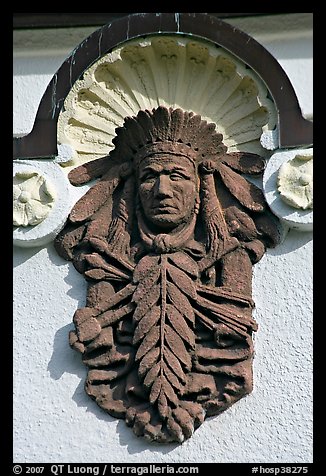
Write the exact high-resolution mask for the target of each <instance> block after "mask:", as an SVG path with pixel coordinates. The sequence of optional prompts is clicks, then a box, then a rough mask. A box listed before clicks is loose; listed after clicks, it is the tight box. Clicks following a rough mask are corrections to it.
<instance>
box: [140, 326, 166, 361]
mask: <svg viewBox="0 0 326 476" xmlns="http://www.w3.org/2000/svg"><path fill="white" fill-rule="evenodd" d="M159 338H160V328H159V327H158V326H155V327H153V328H152V329H151V330H150V331H149V333H148V334H147V335H146V337H145V338H144V340H143V342H142V343H141V344H140V346H139V348H138V350H137V353H136V357H135V360H139V359H141V358H142V357H143V356H144V355H145V354H146V353H147V352H148V351H149V350H151V349H152V348H153V347H154V346H155V344H157V342H158V340H159Z"/></svg>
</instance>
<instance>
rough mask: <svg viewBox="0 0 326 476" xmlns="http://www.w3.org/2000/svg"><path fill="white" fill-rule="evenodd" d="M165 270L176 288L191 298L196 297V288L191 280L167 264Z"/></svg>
mask: <svg viewBox="0 0 326 476" xmlns="http://www.w3.org/2000/svg"><path fill="white" fill-rule="evenodd" d="M167 271H168V273H169V275H170V278H171V280H172V282H173V283H174V284H176V285H177V286H178V288H179V289H180V290H181V291H183V292H184V293H185V294H187V295H188V296H189V297H191V298H192V299H196V288H195V285H194V283H193V281H192V280H191V279H190V278H189V277H188V276H187V275H186V274H185V273H184V272H183V271H181V270H180V269H178V268H176V267H175V266H172V265H170V264H167Z"/></svg>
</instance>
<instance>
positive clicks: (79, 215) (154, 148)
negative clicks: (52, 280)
mask: <svg viewBox="0 0 326 476" xmlns="http://www.w3.org/2000/svg"><path fill="white" fill-rule="evenodd" d="M113 144H114V149H113V150H112V151H111V152H110V154H109V155H108V156H106V157H103V158H100V159H97V160H94V161H92V162H89V163H87V164H85V165H81V166H79V167H77V168H76V169H74V170H73V171H72V172H70V181H71V182H72V183H73V184H74V185H79V184H83V183H87V182H89V181H90V180H93V179H99V180H98V181H97V182H96V183H95V185H93V186H92V187H91V188H90V189H89V190H88V192H87V193H86V194H85V195H84V196H83V197H82V198H81V199H80V200H79V202H77V204H76V205H75V207H74V208H73V210H72V211H71V213H70V216H69V219H68V222H67V224H66V227H65V228H64V229H63V230H62V232H61V233H60V234H59V236H58V237H57V239H56V241H55V246H56V249H57V251H58V253H59V254H60V255H61V256H63V257H64V258H65V259H67V260H72V261H73V263H74V266H75V267H76V269H77V270H78V271H79V272H80V273H82V274H83V275H84V277H85V279H86V280H87V281H88V294H87V301H86V306H85V307H83V308H81V309H78V310H77V311H76V313H75V315H74V318H73V320H74V324H75V331H72V332H71V333H70V345H71V346H72V347H73V348H74V349H76V350H77V351H79V352H80V353H81V354H82V359H83V362H84V364H85V365H86V366H87V367H88V376H87V381H86V385H85V389H86V392H87V393H88V395H89V396H90V397H91V398H93V399H94V400H96V402H97V404H98V405H99V406H100V407H101V408H103V410H105V411H106V412H108V413H109V414H110V415H112V416H114V417H117V418H124V419H125V420H126V423H127V425H128V426H130V427H132V428H133V431H134V433H135V434H136V435H137V436H144V437H145V438H147V439H149V440H153V441H156V442H161V443H166V442H182V441H184V440H185V439H187V438H189V437H190V436H191V435H192V434H193V432H194V430H195V429H196V428H197V427H198V426H200V425H201V424H202V423H203V421H204V420H205V418H206V417H209V416H213V415H217V414H219V413H221V412H223V411H224V410H226V409H227V408H228V407H230V406H231V405H232V404H233V403H235V402H236V401H237V400H239V399H240V398H242V397H244V396H245V395H247V394H249V393H250V392H251V390H252V384H253V382H252V359H253V343H252V333H253V332H254V331H256V330H257V324H256V322H255V321H254V319H253V317H252V309H253V307H254V302H253V300H252V295H251V280H252V266H253V264H255V263H256V262H257V261H258V260H259V259H260V258H261V257H262V256H263V254H264V252H265V250H266V247H270V246H275V245H276V244H277V242H278V240H279V231H278V223H277V221H276V219H275V218H274V216H273V215H272V214H271V213H270V212H269V210H268V207H267V206H266V203H265V200H264V197H263V194H262V192H261V190H260V189H259V188H258V187H256V186H255V185H254V184H253V183H251V182H250V181H248V180H247V179H246V178H245V177H244V176H243V175H242V174H245V175H247V176H249V175H259V174H260V173H261V172H262V171H263V169H264V160H263V159H262V158H261V157H260V156H258V155H256V154H253V153H246V152H232V153H228V150H227V147H226V146H225V145H224V143H223V137H222V135H221V134H220V133H219V132H218V131H217V130H216V128H215V124H212V123H207V122H206V121H204V120H202V119H201V116H199V115H196V114H194V113H192V112H187V111H183V110H181V109H172V108H170V109H168V108H165V107H158V108H156V109H153V110H150V111H149V110H141V111H139V113H138V114H137V116H134V117H127V118H126V119H125V121H124V124H123V126H122V127H119V128H117V129H116V137H115V138H114V139H113Z"/></svg>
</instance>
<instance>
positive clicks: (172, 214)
mask: <svg viewBox="0 0 326 476" xmlns="http://www.w3.org/2000/svg"><path fill="white" fill-rule="evenodd" d="M138 177H139V179H138V181H139V183H138V185H139V197H140V202H141V204H142V207H143V211H144V214H145V216H146V218H147V219H148V220H149V221H151V222H152V223H153V224H154V225H157V226H159V227H161V228H164V229H167V230H171V229H173V228H175V227H176V226H178V225H180V224H181V223H183V222H187V220H188V219H189V218H190V217H191V215H192V212H193V211H194V207H195V203H196V197H197V194H198V192H197V181H198V178H197V173H196V170H195V166H194V164H193V162H192V161H191V160H189V159H187V158H186V157H182V156H178V157H176V156H174V155H169V154H160V155H156V156H155V157H148V158H146V159H144V160H143V161H142V162H141V163H140V166H139V175H138Z"/></svg>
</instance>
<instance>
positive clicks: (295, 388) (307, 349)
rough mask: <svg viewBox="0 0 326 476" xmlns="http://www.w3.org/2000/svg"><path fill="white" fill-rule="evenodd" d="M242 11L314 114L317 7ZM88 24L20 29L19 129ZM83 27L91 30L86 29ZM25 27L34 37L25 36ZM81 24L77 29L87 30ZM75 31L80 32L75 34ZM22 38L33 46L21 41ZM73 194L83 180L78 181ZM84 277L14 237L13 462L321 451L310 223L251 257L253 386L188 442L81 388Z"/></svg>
mask: <svg viewBox="0 0 326 476" xmlns="http://www.w3.org/2000/svg"><path fill="white" fill-rule="evenodd" d="M276 18H277V19H278V21H276V20H275V18H271V19H268V18H265V19H264V18H261V19H260V23H259V22H258V19H256V20H255V21H254V22H253V21H252V20H251V19H250V18H248V19H241V20H236V19H234V20H233V24H237V23H238V24H237V26H240V27H241V28H242V29H243V30H244V31H247V32H248V33H249V34H252V36H254V37H255V38H256V39H257V40H258V41H260V42H261V43H263V44H264V46H265V47H266V48H267V49H268V50H269V51H271V53H272V54H273V55H274V56H275V57H276V58H277V59H278V60H279V62H280V63H281V65H282V66H283V68H284V69H285V71H286V72H287V74H288V76H289V78H290V80H291V81H292V84H293V86H294V88H295V90H296V92H297V95H298V98H299V102H300V105H301V107H302V110H303V113H304V115H305V116H307V117H312V30H311V23H310V21H311V16H310V15H309V14H296V15H285V16H284V17H281V16H277V17H276ZM90 32H91V31H90V29H86V28H85V29H84V30H83V29H81V31H80V30H79V29H76V32H75V36H74V35H73V34H72V33H71V34H67V33H64V31H63V32H62V34H61V37H62V38H61V40H60V42H58V49H57V50H55V49H54V48H53V44H54V43H53V37H51V34H52V33H51V31H50V32H47V31H38V32H37V35H36V33H35V32H33V33H31V32H30V33H29V32H28V31H25V32H20V34H19V35H17V37H16V38H15V41H14V45H15V54H14V98H13V99H14V133H15V134H17V135H20V134H26V133H28V132H29V131H30V130H31V128H32V125H33V121H34V117H35V114H36V111H37V108H38V104H39V101H40V99H41V97H42V95H43V93H44V91H45V88H46V86H47V84H48V82H49V81H50V80H51V77H52V75H53V74H54V73H55V71H56V69H57V68H58V67H59V66H60V65H61V63H62V61H63V60H64V59H65V57H66V55H67V54H68V53H69V52H70V50H71V49H72V48H73V47H75V46H76V45H77V43H78V42H79V41H81V40H82V39H83V38H84V37H86V36H87V35H88V34H90ZM83 33H84V34H83ZM22 35H25V38H24V37H23V36H22ZM78 35H79V36H78ZM77 37H78V39H76V38H77ZM24 45H27V47H26V46H24ZM73 193H75V196H76V200H77V198H78V196H79V195H81V194H82V193H84V190H74V192H73ZM85 290H86V284H85V281H84V279H83V278H82V276H81V275H80V274H79V273H77V271H76V270H75V269H74V268H73V266H72V265H71V264H70V263H67V262H65V261H64V260H63V259H62V258H60V257H59V256H58V255H57V254H56V252H55V250H54V248H53V246H52V244H50V245H48V246H47V247H43V248H14V329H13V332H14V461H17V462H39V463H41V462H62V463H69V462H70V463H87V462H89V463H90V462H112V463H114V462H119V463H121V462H126V463H134V462H135V463H136V462H138V463H142V462H162V463H204V462H216V463H218V462H238V463H241V462H257V463H259V462H261V463H263V462H269V463H271V462H290V463H308V462H311V461H312V460H313V454H312V233H310V232H297V231H293V230H291V231H290V232H289V233H288V234H287V235H286V237H285V239H284V241H283V243H282V244H281V245H279V246H278V247H277V248H276V249H274V250H269V251H268V252H267V254H266V255H265V256H264V257H263V259H262V260H261V261H260V262H259V263H258V264H257V265H255V267H254V280H253V298H254V300H255V302H256V309H255V311H254V317H255V318H256V320H257V322H258V325H259V329H258V332H257V333H256V335H255V342H254V344H255V359H254V390H253V392H252V394H251V395H249V396H248V397H246V398H244V399H242V400H241V401H239V402H238V403H237V404H235V405H234V406H233V407H231V408H230V409H229V410H227V411H226V412H224V413H223V414H222V415H220V416H219V417H213V418H208V419H207V420H206V421H205V423H204V424H203V425H202V426H201V427H200V428H199V429H198V430H197V431H196V432H195V433H194V435H193V436H192V438H191V439H190V440H187V441H186V442H185V443H184V444H183V445H175V444H167V445H163V446H159V445H156V444H147V443H146V442H145V441H143V440H141V439H137V438H136V437H135V436H134V434H133V433H132V431H131V430H130V429H129V428H128V427H126V425H125V423H124V422H123V421H119V420H116V419H113V418H111V417H110V416H109V415H107V414H105V413H104V412H103V411H102V410H101V409H100V408H99V407H98V406H97V405H96V404H95V403H94V402H93V401H92V400H91V399H90V398H89V397H88V396H87V395H86V394H85V392H84V389H83V383H84V379H85V375H86V369H85V367H84V366H83V365H82V363H81V358H80V355H79V354H77V352H75V351H73V350H72V349H70V347H69V345H68V333H69V330H70V329H72V328H73V324H72V316H73V314H74V311H75V310H76V309H77V308H78V307H81V306H83V305H84V302H85Z"/></svg>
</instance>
